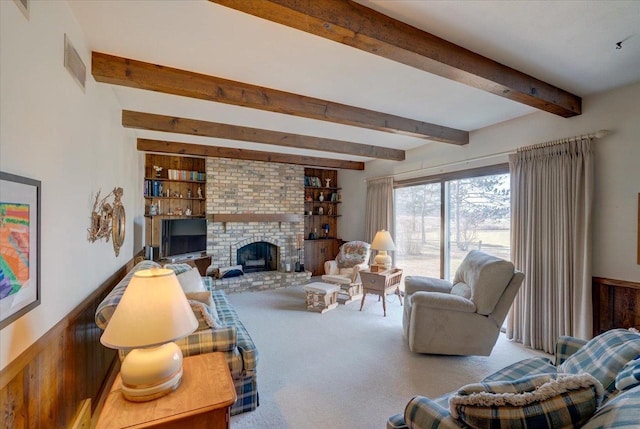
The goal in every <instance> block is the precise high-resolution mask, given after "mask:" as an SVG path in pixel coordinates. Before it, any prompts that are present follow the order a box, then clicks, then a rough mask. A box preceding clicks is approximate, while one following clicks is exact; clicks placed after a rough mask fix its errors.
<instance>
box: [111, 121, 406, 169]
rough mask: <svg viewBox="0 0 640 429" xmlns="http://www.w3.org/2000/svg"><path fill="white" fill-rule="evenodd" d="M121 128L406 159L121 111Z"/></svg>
mask: <svg viewBox="0 0 640 429" xmlns="http://www.w3.org/2000/svg"><path fill="white" fill-rule="evenodd" d="M122 125H123V126H125V127H127V128H137V129H142V130H151V131H163V132H168V133H179V134H189V135H193V136H201V137H213V138H219V139H227V140H239V141H244V142H252V143H264V144H270V145H277V146H286V147H290V148H298V149H309V150H317V151H323V152H333V153H340V154H345V155H356V156H363V157H367V158H377V159H389V160H393V161H403V160H404V159H405V152H404V151H403V150H398V149H389V148H386V147H381V146H372V145H367V144H358V143H352V142H347V141H342V140H332V139H325V138H321V137H313V136H303V135H300V134H290V133H283V132H280V131H271V130H263V129H259V128H249V127H242V126H237V125H229V124H221V123H218V122H208V121H202V120H198V119H187V118H177V117H175V116H165V115H156V114H153V113H145V112H134V111H131V110H123V111H122Z"/></svg>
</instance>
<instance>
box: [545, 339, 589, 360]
mask: <svg viewBox="0 0 640 429" xmlns="http://www.w3.org/2000/svg"><path fill="white" fill-rule="evenodd" d="M585 344H587V340H583V339H581V338H575V337H569V336H567V335H563V336H561V337H560V338H558V341H556V348H555V360H554V361H553V364H554V365H555V366H559V365H561V364H563V363H564V361H565V360H567V359H569V357H570V356H571V355H573V354H574V353H575V352H577V351H578V350H580V347H582V346H584V345H585Z"/></svg>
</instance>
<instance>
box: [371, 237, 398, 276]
mask: <svg viewBox="0 0 640 429" xmlns="http://www.w3.org/2000/svg"><path fill="white" fill-rule="evenodd" d="M371 248H372V249H373V250H377V251H378V254H377V255H376V257H375V258H374V260H373V261H374V262H375V264H376V265H377V266H378V269H379V270H388V269H390V268H391V255H389V254H388V253H387V252H388V251H394V250H396V245H395V243H394V242H393V239H392V238H391V234H389V231H386V230H384V229H381V230H380V231H378V232H376V236H375V237H373V243H371Z"/></svg>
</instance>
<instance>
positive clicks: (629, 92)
mask: <svg viewBox="0 0 640 429" xmlns="http://www.w3.org/2000/svg"><path fill="white" fill-rule="evenodd" d="M638 100H640V83H636V84H634V85H630V86H627V87H624V88H618V89H615V90H612V91H609V92H606V93H602V94H597V95H593V96H590V97H587V98H585V99H584V100H583V114H582V115H580V116H577V117H575V118H571V119H563V118H560V117H557V116H554V115H551V114H549V113H545V112H538V113H534V114H531V115H527V116H524V117H521V118H517V119H513V120H510V121H506V122H503V123H500V124H497V125H494V126H491V127H487V128H483V129H480V130H477V131H474V132H472V133H471V136H470V143H469V145H467V146H465V147H456V146H452V145H445V144H428V145H426V146H423V147H421V148H417V149H414V150H411V151H408V152H407V159H406V160H405V161H403V162H392V161H371V162H368V163H367V164H366V166H365V171H364V172H355V171H341V172H340V176H339V182H340V185H341V186H342V187H343V191H342V192H343V201H344V203H343V204H342V207H341V213H342V215H343V216H342V217H341V218H340V227H339V228H340V231H341V234H342V236H343V238H345V239H349V240H353V239H363V238H364V223H363V222H362V213H364V208H365V196H366V183H365V179H366V178H369V177H380V176H385V175H396V178H397V179H406V178H411V177H419V176H428V175H434V174H437V173H441V172H448V171H456V170H463V169H468V168H474V167H480V166H484V165H491V164H497V163H501V162H507V155H506V154H504V153H505V152H508V151H513V150H514V149H516V148H518V147H521V146H527V145H531V144H535V143H541V142H543V141H548V140H554V139H558V138H562V137H571V136H574V135H579V134H588V133H591V132H595V131H598V130H601V129H607V130H610V131H611V134H610V135H609V136H608V137H605V138H603V139H600V140H597V141H596V143H595V154H596V164H595V165H596V168H595V169H596V179H595V204H594V211H593V219H594V222H593V275H594V276H599V277H607V278H613V279H619V280H628V281H640V265H638V264H637V263H636V239H637V238H636V237H637V216H638V214H637V210H638V207H637V205H638V193H639V192H640V101H638ZM476 158H480V159H478V160H476V161H466V160H473V159H476ZM400 173H405V174H400Z"/></svg>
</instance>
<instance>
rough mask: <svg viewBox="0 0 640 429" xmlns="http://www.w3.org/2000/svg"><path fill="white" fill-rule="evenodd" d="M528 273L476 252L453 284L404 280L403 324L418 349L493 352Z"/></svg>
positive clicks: (445, 352)
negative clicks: (501, 328)
mask: <svg viewBox="0 0 640 429" xmlns="http://www.w3.org/2000/svg"><path fill="white" fill-rule="evenodd" d="M523 279H524V274H523V273H521V272H519V271H516V270H515V269H514V266H513V264H512V263H511V262H509V261H505V260H504V259H500V258H497V257H495V256H491V255H488V254H486V253H483V252H480V251H478V250H472V251H470V252H469V253H468V254H467V256H466V257H465V259H464V260H463V261H462V264H460V267H459V268H458V270H457V271H456V274H455V276H454V279H453V283H451V282H448V281H446V280H441V279H436V278H431V277H419V276H408V277H406V278H405V281H404V285H405V298H404V303H405V306H404V315H403V320H402V325H403V328H404V335H405V338H406V339H407V341H408V343H409V349H410V350H411V351H412V352H416V353H432V354H443V355H482V356H489V355H490V354H491V350H492V349H493V346H494V345H495V344H496V341H497V340H498V334H499V333H500V327H501V326H502V322H504V319H505V317H506V316H507V312H508V311H509V308H510V307H511V304H512V302H513V300H514V298H515V296H516V293H517V292H518V289H519V288H520V285H521V284H522V280H523Z"/></svg>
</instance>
